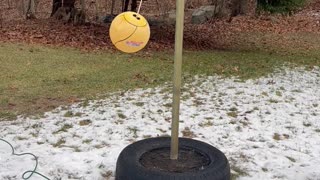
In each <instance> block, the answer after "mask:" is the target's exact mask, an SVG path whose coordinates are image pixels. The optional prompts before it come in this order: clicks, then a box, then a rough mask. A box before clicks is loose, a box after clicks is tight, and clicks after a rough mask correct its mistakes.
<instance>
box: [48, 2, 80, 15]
mask: <svg viewBox="0 0 320 180" xmlns="http://www.w3.org/2000/svg"><path fill="white" fill-rule="evenodd" d="M74 3H75V0H53V2H52V12H51V17H52V16H54V15H55V14H56V12H57V11H58V9H59V8H61V7H64V8H67V9H69V11H71V10H73V9H74Z"/></svg>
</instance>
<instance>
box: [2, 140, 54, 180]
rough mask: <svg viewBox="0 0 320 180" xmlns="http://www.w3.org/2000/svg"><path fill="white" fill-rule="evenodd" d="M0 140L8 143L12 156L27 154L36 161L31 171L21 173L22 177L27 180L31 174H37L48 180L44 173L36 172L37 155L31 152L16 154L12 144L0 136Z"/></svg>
mask: <svg viewBox="0 0 320 180" xmlns="http://www.w3.org/2000/svg"><path fill="white" fill-rule="evenodd" d="M0 141H3V142H5V143H6V144H8V145H9V146H10V147H11V151H12V153H11V155H13V156H25V155H29V156H32V157H34V159H35V161H36V165H35V167H34V169H33V170H32V171H26V172H24V173H23V174H22V179H24V180H28V179H30V178H31V177H32V176H33V175H35V174H37V175H39V176H41V177H43V178H44V179H46V180H50V179H49V178H48V177H46V176H45V175H43V174H41V173H39V172H37V168H38V158H37V156H35V155H34V154H32V153H22V154H16V153H15V151H14V148H13V146H12V145H11V144H10V143H9V142H8V141H6V140H4V139H1V138H0ZM28 174H29V176H27V175H28Z"/></svg>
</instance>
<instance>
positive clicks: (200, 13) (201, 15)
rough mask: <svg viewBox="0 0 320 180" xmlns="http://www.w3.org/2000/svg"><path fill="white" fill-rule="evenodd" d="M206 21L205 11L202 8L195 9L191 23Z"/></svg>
mask: <svg viewBox="0 0 320 180" xmlns="http://www.w3.org/2000/svg"><path fill="white" fill-rule="evenodd" d="M206 21H207V16H206V11H204V10H202V9H196V10H195V11H194V12H193V13H192V19H191V22H192V24H201V23H204V22H206Z"/></svg>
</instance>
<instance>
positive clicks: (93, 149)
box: [0, 67, 320, 180]
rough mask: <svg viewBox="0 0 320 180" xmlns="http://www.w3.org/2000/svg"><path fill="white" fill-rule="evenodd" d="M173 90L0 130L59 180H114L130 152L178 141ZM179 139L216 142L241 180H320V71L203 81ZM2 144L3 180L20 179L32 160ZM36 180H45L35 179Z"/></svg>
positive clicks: (119, 98)
mask: <svg viewBox="0 0 320 180" xmlns="http://www.w3.org/2000/svg"><path fill="white" fill-rule="evenodd" d="M170 103H171V88H170V87H169V86H167V85H164V86H162V87H158V88H153V89H146V90H142V89H140V90H134V91H129V92H124V93H121V92H119V93H114V94H110V95H109V96H108V98H106V99H104V100H99V101H92V102H83V103H80V104H74V105H72V106H71V107H61V108H58V109H56V110H54V111H52V112H48V113H46V114H45V117H41V118H38V119H22V118H20V119H19V120H17V121H13V122H0V138H4V139H6V140H8V141H10V142H11V143H12V144H13V145H14V147H15V149H16V152H17V153H20V152H32V153H34V154H36V155H37V156H38V157H39V162H40V164H39V168H38V171H39V172H40V173H43V174H45V175H47V176H48V177H50V178H51V179H86V180H100V179H101V180H102V179H114V178H113V177H114V170H115V164H116V160H117V156H118V155H119V153H120V151H121V150H122V149H123V148H124V147H125V146H127V145H129V144H130V143H132V142H134V141H137V140H140V139H143V138H147V137H156V136H163V135H169V134H170V130H169V128H170V119H171V111H170ZM180 129H181V136H183V135H184V136H187V137H192V138H195V139H198V140H202V141H205V142H208V143H210V144H212V145H214V146H216V147H217V148H219V149H220V150H222V151H223V152H224V153H225V154H226V156H227V157H228V159H229V161H230V164H231V167H232V169H233V170H232V173H233V174H234V176H235V177H237V179H240V180H273V179H274V180H275V179H279V180H280V179H283V180H320V68H318V67H316V68H314V69H313V70H312V71H306V70H304V69H303V68H297V69H293V70H288V69H286V70H284V69H282V70H278V71H277V72H275V73H274V74H272V75H270V76H268V77H264V78H260V79H257V80H248V81H245V82H241V81H239V80H237V79H225V78H221V77H216V76H214V77H195V78H193V79H192V80H190V83H186V84H185V86H184V88H183V95H182V105H181V127H180ZM10 153H11V151H10V147H9V146H8V145H6V144H5V143H2V142H0V179H1V180H7V179H8V180H9V179H21V178H20V177H21V175H22V173H23V172H24V171H26V170H31V169H32V168H33V164H34V161H32V159H31V158H30V157H15V156H10ZM31 179H41V178H40V177H36V176H35V177H34V178H31Z"/></svg>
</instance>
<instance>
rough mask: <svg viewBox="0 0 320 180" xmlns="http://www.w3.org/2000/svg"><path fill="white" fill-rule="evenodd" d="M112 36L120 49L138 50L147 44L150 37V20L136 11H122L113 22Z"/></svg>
mask: <svg viewBox="0 0 320 180" xmlns="http://www.w3.org/2000/svg"><path fill="white" fill-rule="evenodd" d="M110 38H111V41H112V43H113V44H114V45H115V46H116V48H117V49H119V50H120V51H123V52H126V53H135V52H138V51H140V50H141V49H143V48H144V47H145V46H146V45H147V43H148V41H149V39H150V27H149V24H148V21H147V20H146V19H145V18H144V17H143V16H141V15H140V14H138V13H135V12H124V13H121V14H119V15H118V16H117V17H116V18H115V19H114V20H113V21H112V23H111V26H110Z"/></svg>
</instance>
